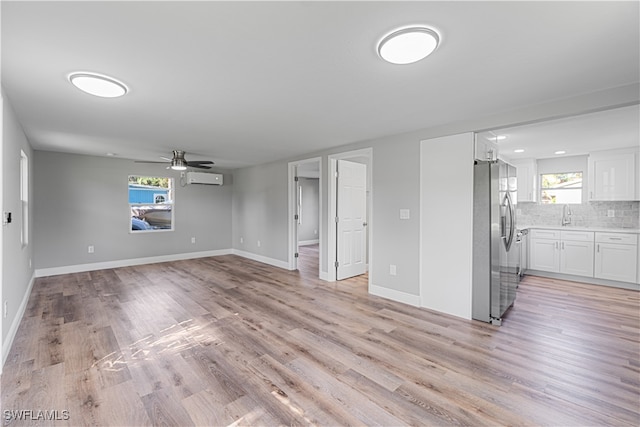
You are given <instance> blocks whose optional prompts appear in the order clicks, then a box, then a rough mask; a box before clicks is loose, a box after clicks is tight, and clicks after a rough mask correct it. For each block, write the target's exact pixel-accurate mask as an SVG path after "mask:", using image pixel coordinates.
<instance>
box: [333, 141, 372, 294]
mask: <svg viewBox="0 0 640 427" xmlns="http://www.w3.org/2000/svg"><path fill="white" fill-rule="evenodd" d="M372 159H373V150H372V149H371V148H366V149H362V150H355V151H349V152H345V153H339V154H334V155H330V156H329V177H330V179H329V185H328V200H329V215H328V218H327V229H328V233H327V234H328V236H327V237H328V238H327V259H328V260H329V263H328V264H329V265H328V274H327V280H329V281H335V280H342V279H347V278H349V277H354V276H358V275H361V274H365V273H368V272H369V265H370V264H371V262H372V253H371V252H372V251H371V245H370V240H371V230H372V224H373V218H372V216H371V212H372V209H371V203H372V195H373V192H372V186H371V176H372V173H371V172H372V163H373V162H372ZM368 281H369V285H371V283H372V278H371V274H369V277H368Z"/></svg>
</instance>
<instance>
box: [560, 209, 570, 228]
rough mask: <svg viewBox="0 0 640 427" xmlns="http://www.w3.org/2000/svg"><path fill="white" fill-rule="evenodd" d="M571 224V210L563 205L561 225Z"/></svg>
mask: <svg viewBox="0 0 640 427" xmlns="http://www.w3.org/2000/svg"><path fill="white" fill-rule="evenodd" d="M569 224H571V208H570V207H569V205H564V206H563V207H562V225H563V226H565V225H569Z"/></svg>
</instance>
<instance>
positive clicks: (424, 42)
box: [378, 27, 440, 65]
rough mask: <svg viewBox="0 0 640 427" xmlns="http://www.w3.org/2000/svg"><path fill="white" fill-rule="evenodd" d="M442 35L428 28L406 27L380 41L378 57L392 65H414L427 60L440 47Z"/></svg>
mask: <svg viewBox="0 0 640 427" xmlns="http://www.w3.org/2000/svg"><path fill="white" fill-rule="evenodd" d="M439 43H440V35H439V34H438V33H437V32H436V31H435V30H433V29H431V28H428V27H406V28H401V29H399V30H395V31H393V32H391V33H390V34H388V35H386V36H385V37H383V38H382V40H380V43H378V55H380V57H381V58H382V59H384V60H385V61H387V62H390V63H392V64H400V65H404V64H412V63H414V62H418V61H420V60H421V59H424V58H426V57H427V56H429V55H430V54H431V53H433V51H434V50H436V48H437V47H438V44H439Z"/></svg>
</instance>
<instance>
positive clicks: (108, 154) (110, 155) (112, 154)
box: [107, 153, 116, 157]
mask: <svg viewBox="0 0 640 427" xmlns="http://www.w3.org/2000/svg"><path fill="white" fill-rule="evenodd" d="M115 155H116V153H107V156H109V157H113V156H115Z"/></svg>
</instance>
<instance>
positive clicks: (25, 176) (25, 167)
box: [20, 150, 29, 248]
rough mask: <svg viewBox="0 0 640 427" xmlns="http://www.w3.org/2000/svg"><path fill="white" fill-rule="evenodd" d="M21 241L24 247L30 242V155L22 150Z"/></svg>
mask: <svg viewBox="0 0 640 427" xmlns="http://www.w3.org/2000/svg"><path fill="white" fill-rule="evenodd" d="M20 211H21V213H20V216H21V219H22V224H21V229H20V242H21V243H22V247H23V248H24V247H25V246H27V245H28V244H29V157H28V156H27V153H25V152H24V151H22V150H20Z"/></svg>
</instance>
